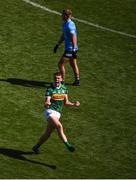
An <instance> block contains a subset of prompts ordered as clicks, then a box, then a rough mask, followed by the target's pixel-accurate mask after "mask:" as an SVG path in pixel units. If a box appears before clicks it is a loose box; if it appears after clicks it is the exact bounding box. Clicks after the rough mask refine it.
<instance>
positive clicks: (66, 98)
mask: <svg viewBox="0 0 136 180" xmlns="http://www.w3.org/2000/svg"><path fill="white" fill-rule="evenodd" d="M64 105H65V106H76V107H78V106H80V102H79V101H75V102H71V101H69V99H68V95H67V94H65V98H64Z"/></svg>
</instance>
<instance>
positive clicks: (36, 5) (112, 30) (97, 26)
mask: <svg viewBox="0 0 136 180" xmlns="http://www.w3.org/2000/svg"><path fill="white" fill-rule="evenodd" d="M22 1H24V2H26V3H28V4H31V5H32V6H35V7H38V8H40V9H43V10H44V11H47V12H50V13H53V14H57V15H59V16H61V13H59V12H58V11H54V10H51V9H49V8H47V7H45V6H41V5H40V4H37V3H34V2H32V1H30V0H22ZM72 19H74V20H76V21H78V22H81V23H83V24H86V25H89V26H93V27H96V28H98V29H102V30H105V31H110V32H112V33H116V34H120V35H123V36H127V37H131V38H136V35H132V34H128V33H125V32H121V31H117V30H114V29H110V28H107V27H104V26H100V25H98V24H94V23H91V22H89V21H85V20H82V19H78V18H75V17H72Z"/></svg>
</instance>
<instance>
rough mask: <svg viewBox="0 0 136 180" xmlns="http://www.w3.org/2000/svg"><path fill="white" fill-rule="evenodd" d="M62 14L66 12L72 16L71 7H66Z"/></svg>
mask: <svg viewBox="0 0 136 180" xmlns="http://www.w3.org/2000/svg"><path fill="white" fill-rule="evenodd" d="M62 14H66V15H67V16H70V15H72V11H71V10H70V9H64V10H63V11H62Z"/></svg>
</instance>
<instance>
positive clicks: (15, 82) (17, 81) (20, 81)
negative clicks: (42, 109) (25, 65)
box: [0, 78, 72, 88]
mask: <svg viewBox="0 0 136 180" xmlns="http://www.w3.org/2000/svg"><path fill="white" fill-rule="evenodd" d="M0 81H5V82H8V83H10V84H13V85H20V86H26V87H32V88H48V87H50V85H51V83H52V82H45V81H33V80H26V79H17V78H7V79H0ZM66 85H67V86H70V85H72V84H71V83H66Z"/></svg>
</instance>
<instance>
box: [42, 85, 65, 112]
mask: <svg viewBox="0 0 136 180" xmlns="http://www.w3.org/2000/svg"><path fill="white" fill-rule="evenodd" d="M65 94H68V89H67V87H66V86H65V85H63V84H61V85H60V87H59V88H58V87H53V86H51V87H50V88H48V89H47V91H46V94H45V96H46V97H48V96H50V97H51V105H50V106H49V108H50V109H52V110H55V111H58V112H60V113H61V112H62V107H63V101H64V98H65Z"/></svg>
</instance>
